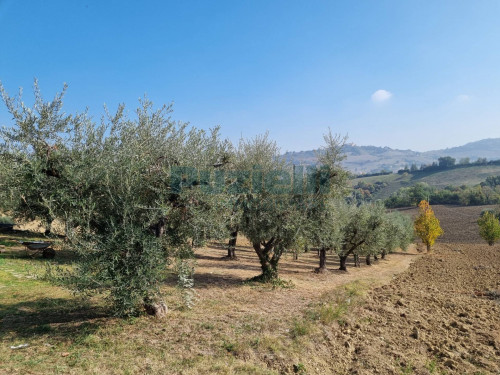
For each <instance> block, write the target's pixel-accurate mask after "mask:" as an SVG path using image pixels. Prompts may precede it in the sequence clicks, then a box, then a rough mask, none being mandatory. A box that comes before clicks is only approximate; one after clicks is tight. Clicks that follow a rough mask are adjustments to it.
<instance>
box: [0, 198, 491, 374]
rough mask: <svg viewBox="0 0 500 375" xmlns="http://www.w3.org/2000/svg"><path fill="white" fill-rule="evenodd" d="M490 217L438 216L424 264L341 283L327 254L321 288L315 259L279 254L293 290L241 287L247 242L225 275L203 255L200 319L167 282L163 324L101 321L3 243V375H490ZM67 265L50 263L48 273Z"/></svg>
mask: <svg viewBox="0 0 500 375" xmlns="http://www.w3.org/2000/svg"><path fill="white" fill-rule="evenodd" d="M485 208H488V207H485V206H483V207H448V206H434V209H435V212H436V215H437V217H438V218H439V220H440V221H441V225H442V226H443V229H444V231H445V235H444V236H443V237H441V238H439V239H438V241H437V243H436V245H435V246H434V247H433V252H432V253H426V254H423V253H419V252H418V250H421V249H422V248H423V246H422V245H421V244H417V246H412V247H411V249H410V251H408V252H401V251H398V252H396V253H393V254H390V255H388V256H387V257H386V259H379V260H378V261H375V262H374V263H373V265H372V266H367V265H365V264H364V263H363V264H362V265H361V267H353V260H352V258H351V259H350V260H349V267H350V268H349V272H342V271H338V270H337V268H338V266H339V262H338V257H336V256H334V255H332V254H329V255H328V259H327V265H328V267H329V269H330V272H328V273H325V274H317V273H315V272H313V269H314V267H316V266H317V263H318V258H317V256H316V252H313V251H310V252H308V253H304V254H301V255H300V257H299V259H298V260H294V259H293V257H292V256H291V254H287V256H285V257H284V259H283V260H282V263H281V269H280V272H281V274H282V277H283V278H284V279H285V280H291V282H292V283H293V287H288V288H281V287H271V286H264V285H254V284H251V283H245V282H244V281H245V280H248V278H249V277H252V276H254V275H256V274H258V273H259V268H260V267H259V261H258V258H257V256H256V254H255V252H254V251H253V249H252V248H251V246H250V244H249V243H248V242H247V241H245V240H244V239H242V238H239V241H238V244H237V250H236V251H237V253H238V256H239V260H238V261H234V262H232V261H231V262H229V261H227V260H224V258H223V256H224V255H225V254H226V249H225V247H224V246H223V245H217V244H212V245H211V246H208V247H203V248H198V249H196V257H197V261H198V265H197V267H196V271H195V286H196V290H197V293H196V295H197V298H196V305H195V306H194V307H193V308H192V309H188V308H185V307H184V304H183V302H182V297H181V296H180V292H179V290H178V288H177V287H176V286H175V285H176V282H177V280H176V277H175V275H174V274H172V278H171V279H169V280H167V281H166V282H165V284H164V285H162V291H163V292H164V294H165V296H166V298H167V302H168V304H169V307H170V310H169V313H168V318H167V320H160V319H154V318H151V317H148V316H139V317H133V318H129V319H117V318H113V317H109V315H108V311H107V306H108V305H107V303H106V300H104V299H103V297H104V296H102V295H100V296H95V297H94V298H92V299H82V298H81V296H79V295H75V294H72V293H71V292H70V291H68V290H65V289H63V288H61V287H58V286H56V285H53V284H50V283H48V282H47V281H45V280H43V279H37V278H36V277H34V276H33V275H34V274H35V272H36V271H37V270H38V272H40V270H42V269H44V263H45V262H46V261H44V260H43V259H39V258H35V259H34V258H31V257H26V255H25V250H24V249H23V248H22V247H21V246H19V244H18V243H17V242H16V241H15V240H14V239H13V238H12V236H20V235H24V236H26V235H28V233H22V232H16V233H10V234H7V235H5V234H1V233H0V242H2V243H4V244H6V245H7V249H6V251H4V252H0V285H1V286H3V288H0V299H1V301H2V304H1V305H0V335H1V337H2V340H3V341H2V344H3V345H1V346H0V373H1V374H40V375H41V374H56V373H58V374H63V373H64V374H70V375H71V374H74V375H77V374H78V375H80V374H103V375H111V374H127V373H130V374H139V373H144V374H186V375H195V374H263V375H264V374H268V375H278V374H284V375H292V374H308V375H316V374H317V375H320V374H321V375H322V374H346V375H347V374H394V375H396V374H496V373H498V369H499V366H500V335H499V332H500V331H499V329H500V306H499V304H498V303H499V302H500V299H499V296H500V289H499V288H500V284H499V279H498V269H499V267H500V257H498V251H499V245H495V246H488V245H487V244H486V243H485V242H484V241H483V240H481V238H480V237H479V236H478V231H477V224H476V219H477V217H478V216H479V214H480V213H481V211H482V210H483V209H485ZM402 212H404V213H405V214H408V215H411V216H415V214H416V209H413V210H402ZM33 235H35V234H31V236H33ZM22 238H23V237H21V238H17V239H22ZM35 238H36V237H35ZM73 256H74V255H72V254H71V253H70V252H68V251H65V250H58V254H57V257H56V258H55V259H54V261H55V262H58V263H59V264H60V265H67V264H69V263H71V261H72V259H73ZM19 345H26V347H21V348H19V347H18V346H19ZM10 346H13V347H14V348H16V347H18V349H11V347H10Z"/></svg>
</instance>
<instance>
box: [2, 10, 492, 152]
mask: <svg viewBox="0 0 500 375" xmlns="http://www.w3.org/2000/svg"><path fill="white" fill-rule="evenodd" d="M498 19H500V2H498V1H496V0H495V1H482V0H476V1H461V0H453V1H441V0H439V1H435V0H433V1H410V0H408V1H400V0H394V1H333V0H330V1H315V0H307V1H305V0H304V1H292V0H287V1H274V0H267V1H258V0H251V1H250V0H247V1H237V0H231V1H215V0H214V1H189V0H185V1H180V0H179V1H141V2H138V1H133V2H132V1H87V2H84V1H78V2H77V1H67V0H66V1H58V0H53V1H47V2H42V1H14V0H7V1H6V0H0V35H1V36H2V37H1V44H0V80H1V81H2V83H3V84H4V86H5V87H6V89H7V90H8V91H9V92H10V93H11V94H14V93H16V92H17V90H18V88H19V87H23V88H24V92H25V99H26V101H28V102H30V101H31V100H32V93H31V87H32V84H33V78H34V77H37V78H38V79H39V82H40V86H41V89H42V93H43V94H44V95H45V96H46V97H47V98H49V97H52V96H53V95H54V94H55V92H57V91H58V90H60V89H61V87H62V84H63V82H67V83H68V85H69V89H68V93H67V96H66V99H65V109H66V111H67V112H74V111H81V110H83V109H84V108H85V107H88V108H89V111H90V113H91V114H92V115H93V116H94V117H95V118H96V119H99V117H100V115H101V114H102V112H103V110H102V108H103V104H104V103H106V104H107V105H108V106H109V107H110V108H112V109H113V108H116V105H117V104H118V103H122V102H123V103H125V104H126V105H127V106H128V109H129V111H130V112H132V111H133V109H134V108H135V107H136V105H137V99H138V98H139V97H142V96H143V95H144V94H147V95H148V97H149V98H150V99H151V100H153V101H154V102H155V103H156V104H157V105H161V104H163V103H170V102H174V113H173V118H174V119H176V120H181V121H188V122H190V123H191V124H193V125H194V126H197V127H202V128H209V127H213V126H215V125H221V126H222V133H223V135H224V136H227V137H229V138H230V139H232V140H234V141H236V140H237V139H238V138H239V137H240V136H241V135H243V136H244V137H249V136H253V135H255V134H257V133H262V132H265V131H266V130H269V132H270V134H271V136H272V137H273V138H274V139H276V140H277V141H278V143H279V145H280V146H281V147H282V149H283V150H284V151H285V150H296V151H299V150H308V149H312V148H316V147H318V146H320V145H321V144H322V134H323V133H325V132H326V131H327V130H328V128H329V127H330V128H331V129H332V131H333V132H336V133H340V134H348V135H349V141H350V142H354V143H356V144H360V145H377V146H390V147H394V148H403V149H406V148H411V149H414V150H419V151H424V150H430V149H438V148H445V147H452V146H456V145H461V144H464V143H466V142H470V141H474V140H479V139H482V138H488V137H491V138H493V137H500V124H499V119H500V105H499V103H500V48H499V47H500V22H498ZM10 123H11V121H10V116H9V114H8V113H6V111H5V107H4V106H1V107H0V124H6V125H9V124H10Z"/></svg>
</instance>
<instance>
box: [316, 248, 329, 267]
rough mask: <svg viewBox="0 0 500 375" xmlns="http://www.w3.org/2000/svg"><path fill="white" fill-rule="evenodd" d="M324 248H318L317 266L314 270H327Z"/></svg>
mask: <svg viewBox="0 0 500 375" xmlns="http://www.w3.org/2000/svg"><path fill="white" fill-rule="evenodd" d="M326 250H327V249H326V248H325V247H322V248H320V249H319V267H318V268H316V272H319V273H323V272H327V271H328V269H327V268H326Z"/></svg>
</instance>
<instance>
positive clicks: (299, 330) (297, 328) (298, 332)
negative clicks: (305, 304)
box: [290, 320, 311, 339]
mask: <svg viewBox="0 0 500 375" xmlns="http://www.w3.org/2000/svg"><path fill="white" fill-rule="evenodd" d="M310 330H311V325H310V324H309V322H307V321H306V320H294V322H293V326H292V329H291V330H290V334H291V336H292V338H294V339H295V338H297V337H300V336H305V335H307V334H308V333H309V332H310Z"/></svg>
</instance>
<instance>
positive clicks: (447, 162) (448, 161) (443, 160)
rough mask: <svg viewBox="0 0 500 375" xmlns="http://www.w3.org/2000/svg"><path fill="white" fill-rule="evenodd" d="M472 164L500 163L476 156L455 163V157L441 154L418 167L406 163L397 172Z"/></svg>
mask: <svg viewBox="0 0 500 375" xmlns="http://www.w3.org/2000/svg"><path fill="white" fill-rule="evenodd" d="M474 165H500V160H490V161H488V159H486V158H478V159H477V160H476V161H474V162H471V161H470V158H462V159H460V160H459V161H458V163H457V160H456V159H455V158H452V157H451V156H443V157H440V158H438V161H437V162H436V161H435V162H433V163H432V164H422V165H420V167H417V165H416V164H415V163H413V164H412V165H411V166H410V167H408V165H406V166H405V167H404V168H403V169H400V170H398V172H397V173H398V174H403V173H419V172H435V171H443V170H448V169H455V168H466V167H470V166H474Z"/></svg>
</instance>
